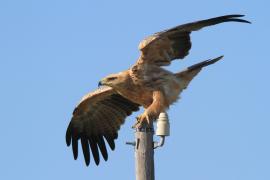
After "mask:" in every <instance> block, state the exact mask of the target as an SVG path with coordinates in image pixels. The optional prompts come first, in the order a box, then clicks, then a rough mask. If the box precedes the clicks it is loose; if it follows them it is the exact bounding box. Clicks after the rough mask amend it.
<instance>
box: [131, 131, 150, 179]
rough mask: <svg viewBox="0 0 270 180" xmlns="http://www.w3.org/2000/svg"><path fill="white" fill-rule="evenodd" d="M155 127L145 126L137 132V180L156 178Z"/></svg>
mask: <svg viewBox="0 0 270 180" xmlns="http://www.w3.org/2000/svg"><path fill="white" fill-rule="evenodd" d="M153 134H154V129H153V127H150V128H149V127H143V128H140V129H136V132H135V138H136V141H135V166H136V180H154V179H155V167H154V143H153Z"/></svg>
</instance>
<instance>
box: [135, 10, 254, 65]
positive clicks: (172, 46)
mask: <svg viewBox="0 0 270 180" xmlns="http://www.w3.org/2000/svg"><path fill="white" fill-rule="evenodd" d="M243 16H244V15H227V16H220V17H216V18H211V19H207V20H202V21H196V22H193V23H187V24H183V25H180V26H176V27H174V28H171V29H168V30H165V31H162V32H158V33H155V34H153V35H152V36H149V37H147V38H145V39H144V40H142V41H141V43H140V44H139V50H140V51H141V57H140V58H139V60H138V62H139V63H148V64H152V65H157V66H167V65H169V64H170V63H171V61H173V60H175V59H183V58H184V57H185V56H187V55H188V53H189V50H190V49H191V40H190V33H191V32H192V31H197V30H200V29H202V28H204V27H207V26H212V25H216V24H219V23H224V22H242V23H250V22H249V21H246V20H243V19H239V17H243Z"/></svg>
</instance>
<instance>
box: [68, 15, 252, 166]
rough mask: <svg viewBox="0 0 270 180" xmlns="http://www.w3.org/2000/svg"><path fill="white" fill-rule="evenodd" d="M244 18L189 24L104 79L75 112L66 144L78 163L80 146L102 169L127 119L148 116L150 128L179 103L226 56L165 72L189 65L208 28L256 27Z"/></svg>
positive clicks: (152, 41) (142, 122)
mask: <svg viewBox="0 0 270 180" xmlns="http://www.w3.org/2000/svg"><path fill="white" fill-rule="evenodd" d="M240 17H243V15H227V16H220V17H216V18H211V19H207V20H201V21H197V22H192V23H187V24H183V25H179V26H176V27H174V28H171V29H168V30H165V31H161V32H158V33H155V34H153V35H151V36H149V37H147V38H145V39H144V40H142V41H141V43H140V44H139V50H140V51H141V55H140V57H139V58H138V60H137V62H136V63H135V65H133V66H132V67H130V68H129V69H128V70H125V71H122V72H119V73H117V74H111V75H109V76H107V77H105V78H103V79H102V80H101V81H100V82H99V85H101V87H100V88H98V89H97V90H96V91H94V92H90V93H89V94H87V95H85V96H84V97H83V98H82V100H81V101H80V102H79V104H78V105H77V107H76V108H75V110H74V112H73V117H72V119H71V122H70V123H69V125H68V128H67V131H66V143H67V145H68V146H70V145H71V144H72V150H73V155H74V159H77V157H78V141H79V140H80V141H81V147H82V151H83V155H84V159H85V163H86V165H87V166H88V165H89V163H90V153H92V157H93V159H94V161H95V163H96V165H98V164H99V162H100V153H101V155H102V156H103V158H104V160H105V161H107V159H108V152H107V147H106V144H105V140H106V141H107V143H108V145H109V147H110V148H111V149H112V150H114V149H115V142H114V141H115V139H117V136H118V130H119V129H120V126H121V125H122V124H123V123H124V122H125V119H126V118H127V116H129V115H131V114H132V113H133V112H134V111H138V110H139V108H140V106H142V107H144V109H145V111H144V112H143V113H142V114H141V115H139V116H138V117H137V122H136V124H135V127H136V128H141V127H147V125H150V124H152V122H153V120H155V119H157V118H158V116H159V114H160V113H161V112H165V111H166V110H167V109H168V108H169V106H170V105H171V104H173V103H174V102H176V101H177V99H178V98H179V95H180V93H181V92H182V90H183V89H185V88H187V86H188V84H189V83H190V81H191V80H192V79H193V78H194V77H195V76H196V75H197V74H198V73H199V72H200V71H201V69H202V68H203V67H205V66H208V65H210V64H213V63H215V62H217V61H219V60H220V59H221V58H222V56H220V57H218V58H215V59H210V60H206V61H203V62H200V63H198V64H195V65H193V66H190V67H188V68H186V69H184V70H182V71H180V72H178V73H173V72H170V71H168V70H165V69H164V68H163V66H168V65H170V64H171V62H172V61H173V60H176V59H183V58H184V57H185V56H187V55H188V53H189V50H190V49H191V40H190V34H191V32H192V31H197V30H200V29H202V28H204V27H207V26H212V25H216V24H219V23H223V22H241V23H250V22H249V21H246V20H243V19H240Z"/></svg>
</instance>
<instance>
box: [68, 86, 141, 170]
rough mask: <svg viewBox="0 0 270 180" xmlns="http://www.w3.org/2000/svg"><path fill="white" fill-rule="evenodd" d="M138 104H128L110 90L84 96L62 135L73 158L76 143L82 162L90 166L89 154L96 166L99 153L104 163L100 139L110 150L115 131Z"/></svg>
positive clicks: (104, 149)
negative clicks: (81, 151) (106, 143)
mask: <svg viewBox="0 0 270 180" xmlns="http://www.w3.org/2000/svg"><path fill="white" fill-rule="evenodd" d="M138 110H139V105H138V104H136V103H133V102H131V101H130V100H128V99H126V98H124V97H123V96H121V95H119V94H118V93H117V92H115V91H114V90H113V89H112V88H111V87H106V86H105V87H102V88H99V89H98V90H96V91H94V92H92V93H89V94H87V95H86V96H85V97H83V99H82V100H81V102H80V103H79V105H78V106H77V107H76V108H75V110H74V112H73V117H72V119H71V122H70V123H69V126H68V128H67V132H66V143H67V145H68V146H70V144H72V149H73V156H74V159H75V160H76V159H77V157H78V141H79V140H81V146H82V150H83V155H84V159H85V163H86V165H87V166H88V165H89V163H90V152H92V155H93V157H94V161H95V163H96V165H98V164H99V161H100V158H99V151H100V152H101V154H102V156H103V158H104V160H107V159H108V153H107V148H106V145H105V141H104V139H105V140H106V141H107V142H108V144H109V146H110V148H111V149H112V150H114V148H115V144H114V140H115V139H117V136H118V133H117V132H118V130H119V129H120V126H121V124H123V123H124V120H125V118H126V117H127V116H129V115H131V113H132V112H133V111H138Z"/></svg>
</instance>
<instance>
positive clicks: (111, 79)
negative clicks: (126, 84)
mask: <svg viewBox="0 0 270 180" xmlns="http://www.w3.org/2000/svg"><path fill="white" fill-rule="evenodd" d="M115 79H117V77H109V78H108V81H113V80H115Z"/></svg>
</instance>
